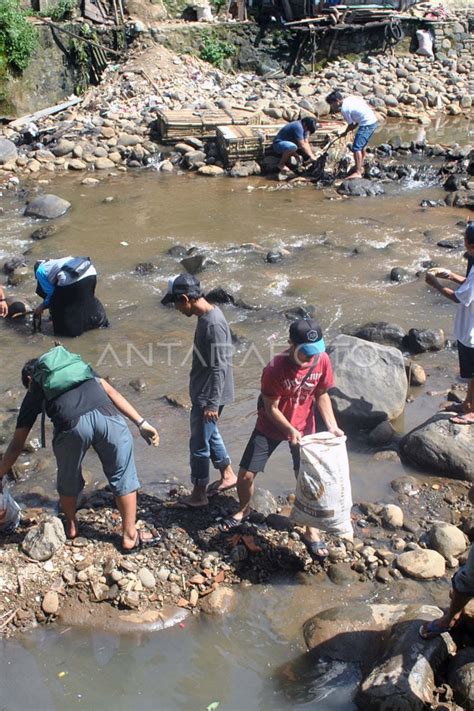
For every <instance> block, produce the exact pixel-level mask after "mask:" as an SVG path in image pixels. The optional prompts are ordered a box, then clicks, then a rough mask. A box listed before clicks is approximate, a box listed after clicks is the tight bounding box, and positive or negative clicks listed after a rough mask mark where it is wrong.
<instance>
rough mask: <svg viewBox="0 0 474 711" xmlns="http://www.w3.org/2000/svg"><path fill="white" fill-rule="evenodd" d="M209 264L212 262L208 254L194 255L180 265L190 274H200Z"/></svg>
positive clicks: (186, 258) (183, 260)
mask: <svg viewBox="0 0 474 711" xmlns="http://www.w3.org/2000/svg"><path fill="white" fill-rule="evenodd" d="M209 262H210V260H209V257H208V256H207V254H193V255H191V256H190V257H185V258H184V259H182V260H181V262H180V263H181V264H182V266H183V267H184V268H185V269H186V271H187V272H189V274H198V273H199V272H202V271H203V270H204V269H205V268H206V265H207V264H208V263H209Z"/></svg>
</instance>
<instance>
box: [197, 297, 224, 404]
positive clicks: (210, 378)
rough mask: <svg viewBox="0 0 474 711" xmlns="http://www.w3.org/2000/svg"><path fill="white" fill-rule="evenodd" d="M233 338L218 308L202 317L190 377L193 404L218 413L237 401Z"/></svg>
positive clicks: (198, 325)
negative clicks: (233, 369)
mask: <svg viewBox="0 0 474 711" xmlns="http://www.w3.org/2000/svg"><path fill="white" fill-rule="evenodd" d="M232 352H233V347H232V338H231V335H230V328H229V324H228V323H227V321H226V320H225V316H224V314H223V313H222V311H221V310H220V308H219V307H218V306H214V308H213V309H211V311H208V313H206V314H204V315H203V316H200V317H199V318H198V323H197V326H196V332H195V334H194V352H193V364H192V367H191V374H190V376H189V378H190V379H189V395H190V397H191V402H192V403H193V405H199V406H200V407H202V408H207V407H208V408H210V409H212V410H217V409H218V408H219V406H220V405H227V404H228V403H230V402H232V401H233V400H234V375H233V372H232Z"/></svg>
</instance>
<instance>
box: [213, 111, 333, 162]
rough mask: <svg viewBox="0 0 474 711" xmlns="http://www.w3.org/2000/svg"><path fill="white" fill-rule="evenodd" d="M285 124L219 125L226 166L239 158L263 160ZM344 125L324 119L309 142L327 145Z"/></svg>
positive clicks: (219, 140) (222, 153) (220, 143)
mask: <svg viewBox="0 0 474 711" xmlns="http://www.w3.org/2000/svg"><path fill="white" fill-rule="evenodd" d="M284 125H285V124H271V125H268V126H255V125H252V126H229V125H227V126H218V127H217V130H216V135H217V144H218V146H219V150H220V153H221V156H222V159H223V160H224V162H225V164H226V166H227V167H229V166H232V165H234V164H235V163H237V161H239V160H242V161H246V160H257V161H258V160H261V159H262V158H263V157H264V155H265V152H266V151H267V150H268V149H269V148H270V147H271V145H272V141H273V139H274V138H275V136H276V135H277V133H278V131H279V130H280V128H282V127H283V126H284ZM344 126H345V124H343V122H342V121H322V122H321V124H320V126H319V128H317V129H316V131H315V133H313V135H312V136H310V137H309V142H310V143H311V145H313V146H316V147H322V146H325V145H326V143H328V142H329V141H330V140H331V139H332V138H335V136H336V134H337V133H339V132H340V131H341V129H342V128H343V127H344Z"/></svg>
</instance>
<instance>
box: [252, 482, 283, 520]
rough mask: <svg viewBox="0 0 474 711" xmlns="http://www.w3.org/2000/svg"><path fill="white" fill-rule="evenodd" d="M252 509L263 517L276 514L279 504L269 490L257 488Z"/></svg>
mask: <svg viewBox="0 0 474 711" xmlns="http://www.w3.org/2000/svg"><path fill="white" fill-rule="evenodd" d="M252 507H253V508H254V509H255V511H258V513H260V514H263V516H268V515H269V514H271V513H275V511H276V510H277V507H278V504H277V501H276V499H275V497H274V496H273V494H272V493H271V492H270V491H268V489H261V488H260V487H257V488H256V489H255V493H254V495H253V499H252Z"/></svg>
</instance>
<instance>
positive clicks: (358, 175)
mask: <svg viewBox="0 0 474 711" xmlns="http://www.w3.org/2000/svg"><path fill="white" fill-rule="evenodd" d="M355 178H362V173H351V174H350V175H346V178H345V179H346V180H354V179H355Z"/></svg>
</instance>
